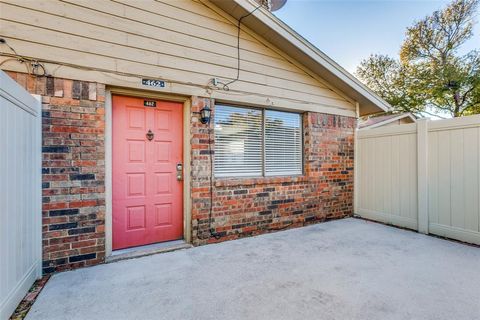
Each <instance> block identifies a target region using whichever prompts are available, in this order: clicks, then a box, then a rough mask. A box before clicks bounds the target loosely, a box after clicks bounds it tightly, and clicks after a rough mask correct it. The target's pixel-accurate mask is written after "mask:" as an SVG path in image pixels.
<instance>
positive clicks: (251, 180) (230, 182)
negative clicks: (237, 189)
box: [215, 175, 308, 187]
mask: <svg viewBox="0 0 480 320" xmlns="http://www.w3.org/2000/svg"><path fill="white" fill-rule="evenodd" d="M307 181H308V177H307V176H306V175H295V176H281V177H279V176H276V177H244V178H243V177H242V178H216V180H215V187H232V186H251V185H266V184H282V183H287V182H288V183H302V182H307Z"/></svg>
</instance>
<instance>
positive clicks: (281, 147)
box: [265, 110, 303, 176]
mask: <svg viewBox="0 0 480 320" xmlns="http://www.w3.org/2000/svg"><path fill="white" fill-rule="evenodd" d="M300 121H301V119H300V115H299V114H297V113H290V112H279V111H272V110H265V175H267V176H277V175H293V174H301V173H302V162H303V161H302V130H301V128H302V127H301V123H300Z"/></svg>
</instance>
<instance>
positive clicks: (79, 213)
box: [8, 72, 105, 273]
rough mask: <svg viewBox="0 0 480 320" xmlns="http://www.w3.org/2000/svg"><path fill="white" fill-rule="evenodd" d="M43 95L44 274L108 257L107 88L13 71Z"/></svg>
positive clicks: (29, 86) (18, 81) (11, 74)
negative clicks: (105, 105) (106, 215)
mask: <svg viewBox="0 0 480 320" xmlns="http://www.w3.org/2000/svg"><path fill="white" fill-rule="evenodd" d="M8 74H9V75H10V77H12V78H13V79H14V80H16V81H17V83H19V84H20V85H22V86H23V87H24V88H26V89H27V90H28V91H29V92H30V93H35V94H39V95H41V96H42V121H43V125H42V131H43V150H42V151H43V168H42V170H43V172H42V185H43V210H42V216H43V270H44V272H45V273H50V272H54V271H60V270H65V269H71V268H76V267H82V266H86V265H93V264H97V263H100V262H102V261H103V260H104V258H105V230H104V227H105V226H104V225H105V186H104V177H105V167H104V166H105V151H104V128H105V116H104V111H105V109H104V101H105V87H104V85H101V84H97V83H91V82H90V83H89V82H81V81H72V80H65V79H58V78H52V77H38V78H37V77H34V76H28V75H26V74H23V73H13V72H8Z"/></svg>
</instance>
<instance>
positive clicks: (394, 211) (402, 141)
mask: <svg viewBox="0 0 480 320" xmlns="http://www.w3.org/2000/svg"><path fill="white" fill-rule="evenodd" d="M357 139H358V141H357V148H358V150H357V157H358V159H357V170H358V173H357V177H358V180H357V181H356V185H355V187H356V188H358V191H359V192H357V195H358V199H357V208H356V213H357V214H359V215H361V216H363V217H365V218H368V219H373V220H378V221H381V222H384V223H391V224H394V225H398V226H402V227H406V228H411V229H417V171H416V169H417V168H416V165H417V164H416V160H417V152H416V150H417V137H416V126H415V124H408V125H402V126H394V127H386V128H378V129H371V130H365V131H359V132H358V135H357Z"/></svg>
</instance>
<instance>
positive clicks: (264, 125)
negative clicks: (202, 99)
mask: <svg viewBox="0 0 480 320" xmlns="http://www.w3.org/2000/svg"><path fill="white" fill-rule="evenodd" d="M219 106H220V107H222V106H225V107H235V108H242V109H253V110H259V111H260V112H261V117H262V139H261V143H262V145H261V150H262V154H261V162H262V163H261V167H262V172H261V174H260V175H251V174H249V173H234V174H217V173H216V172H215V161H214V162H213V172H214V176H215V178H220V179H224V178H226V179H228V178H230V179H231V178H235V177H241V178H274V177H298V176H302V175H304V173H305V171H304V170H305V163H304V160H305V159H304V153H305V141H304V136H303V113H300V112H292V111H284V110H276V109H268V108H258V107H251V106H242V105H234V104H224V103H221V104H216V105H215V108H218V107H219ZM266 111H278V112H284V113H291V114H295V115H298V117H299V129H300V137H301V141H300V144H301V152H300V157H301V160H300V162H301V169H300V173H298V172H294V173H293V172H292V173H289V172H285V173H284V174H275V173H273V174H267V173H266V143H265V137H266V134H265V129H266V116H265V113H266ZM214 117H215V114H214ZM214 122H215V119H214ZM214 131H215V124H214ZM214 135H215V133H214ZM216 145H217V144H216V139H215V148H214V149H216Z"/></svg>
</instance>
